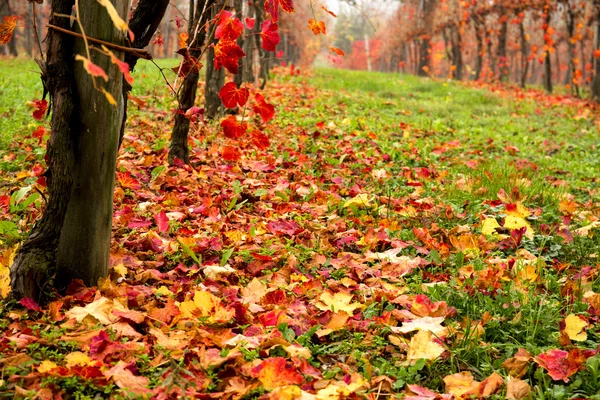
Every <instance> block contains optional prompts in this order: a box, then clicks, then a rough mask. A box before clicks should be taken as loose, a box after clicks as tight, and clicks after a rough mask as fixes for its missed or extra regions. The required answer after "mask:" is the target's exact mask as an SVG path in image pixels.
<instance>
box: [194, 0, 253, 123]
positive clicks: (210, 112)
mask: <svg viewBox="0 0 600 400" xmlns="http://www.w3.org/2000/svg"><path fill="white" fill-rule="evenodd" d="M222 5H223V0H217V1H216V2H215V7H214V9H213V12H212V18H214V16H215V15H216V14H217V12H218V10H220V9H221V7H222ZM257 23H258V21H257ZM212 29H213V28H212V27H211V30H212ZM213 43H216V40H213ZM214 58H215V51H214V48H213V47H212V46H211V47H210V48H209V49H208V53H207V57H206V59H207V62H206V64H207V65H206V85H205V89H204V116H205V117H206V118H208V119H214V118H215V117H216V116H217V115H218V114H219V113H220V111H221V109H222V104H221V99H220V98H219V91H220V90H221V88H222V87H223V84H224V83H225V71H224V68H221V69H219V70H218V71H217V70H216V69H215V63H214V61H213V60H214Z"/></svg>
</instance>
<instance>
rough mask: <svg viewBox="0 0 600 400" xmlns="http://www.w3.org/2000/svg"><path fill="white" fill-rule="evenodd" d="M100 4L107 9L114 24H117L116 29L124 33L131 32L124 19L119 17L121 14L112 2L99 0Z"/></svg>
mask: <svg viewBox="0 0 600 400" xmlns="http://www.w3.org/2000/svg"><path fill="white" fill-rule="evenodd" d="M98 3H100V5H102V6H103V7H104V8H106V11H107V12H108V15H109V16H110V19H112V22H113V24H115V27H116V28H117V29H118V30H120V31H123V32H127V31H128V30H129V27H128V26H127V22H125V21H123V19H122V18H121V17H120V16H119V13H118V12H117V10H116V9H115V6H113V5H112V3H111V2H110V0H98Z"/></svg>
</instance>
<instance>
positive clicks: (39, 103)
mask: <svg viewBox="0 0 600 400" xmlns="http://www.w3.org/2000/svg"><path fill="white" fill-rule="evenodd" d="M33 106H34V107H35V108H36V110H35V111H34V112H33V118H35V119H37V120H38V121H40V120H42V119H44V114H46V111H47V110H48V101H47V100H34V101H33ZM38 129H39V128H38Z"/></svg>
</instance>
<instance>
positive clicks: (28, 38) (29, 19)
mask: <svg viewBox="0 0 600 400" xmlns="http://www.w3.org/2000/svg"><path fill="white" fill-rule="evenodd" d="M25 7H26V8H27V12H26V15H27V16H26V17H25V21H26V23H27V26H28V27H29V29H26V30H25V52H26V53H27V55H28V56H29V57H32V56H33V36H34V35H35V33H34V31H33V10H32V4H29V3H25Z"/></svg>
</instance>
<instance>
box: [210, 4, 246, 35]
mask: <svg viewBox="0 0 600 400" xmlns="http://www.w3.org/2000/svg"><path fill="white" fill-rule="evenodd" d="M242 32H244V24H243V23H242V21H240V20H239V19H237V18H236V17H235V15H234V14H233V13H232V12H231V11H227V10H223V11H221V12H220V13H219V15H218V16H217V30H216V31H215V38H217V39H227V40H236V39H237V38H239V37H240V35H241V34H242Z"/></svg>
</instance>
